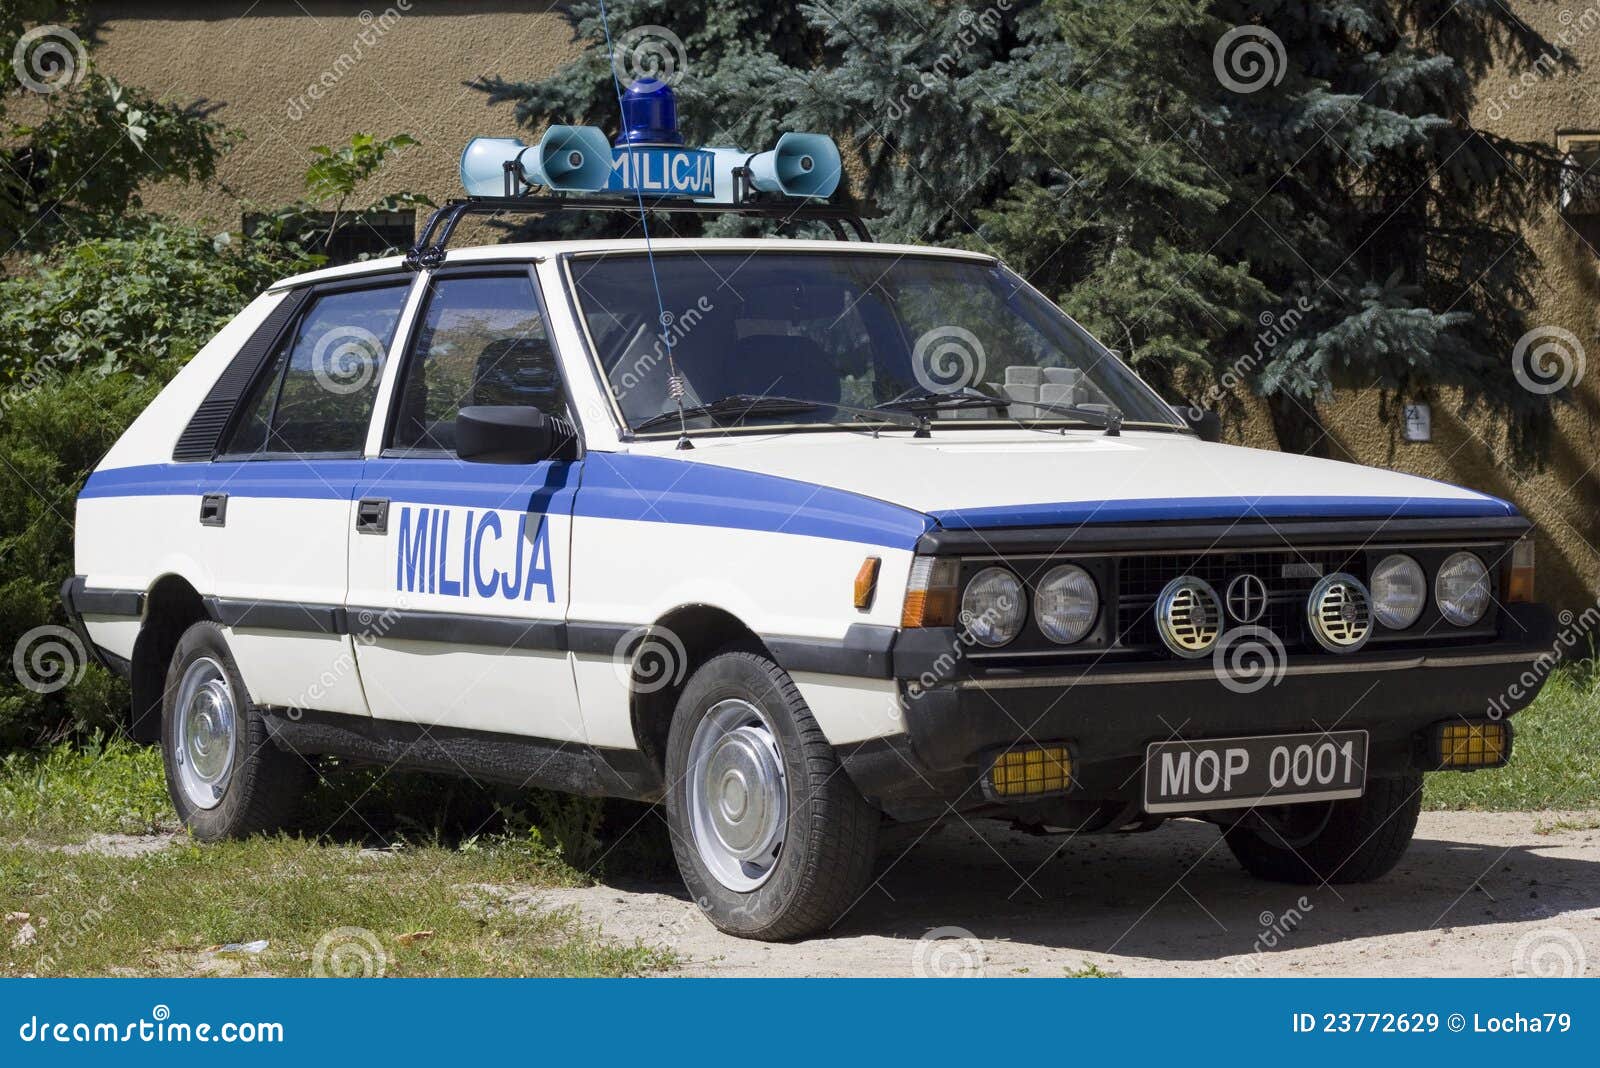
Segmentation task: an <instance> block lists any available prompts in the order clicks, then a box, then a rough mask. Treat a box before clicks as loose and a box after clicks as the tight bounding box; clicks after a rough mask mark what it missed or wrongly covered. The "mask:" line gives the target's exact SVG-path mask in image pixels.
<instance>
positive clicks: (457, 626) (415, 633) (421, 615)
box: [349, 608, 567, 653]
mask: <svg viewBox="0 0 1600 1068" xmlns="http://www.w3.org/2000/svg"><path fill="white" fill-rule="evenodd" d="M349 624H350V633H351V634H354V635H356V636H357V637H359V638H366V639H377V638H396V639H401V640H405V641H423V642H449V643H451V644H457V645H492V646H495V647H496V648H499V649H542V650H547V651H550V652H558V653H561V652H566V650H567V635H566V630H567V626H566V624H565V623H564V622H562V621H561V620H559V619H512V618H504V617H496V616H469V615H461V614H458V613H454V612H400V611H396V610H394V609H385V608H351V609H349Z"/></svg>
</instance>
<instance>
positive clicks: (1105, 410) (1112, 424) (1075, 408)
mask: <svg viewBox="0 0 1600 1068" xmlns="http://www.w3.org/2000/svg"><path fill="white" fill-rule="evenodd" d="M1016 403H1017V404H1026V405H1028V406H1029V407H1032V408H1038V409H1040V410H1042V411H1046V412H1049V413H1050V414H1052V415H1066V416H1071V417H1073V418H1075V419H1082V420H1084V421H1085V422H1087V423H1089V424H1090V425H1092V426H1097V427H1101V428H1103V429H1104V430H1105V432H1106V437H1108V438H1117V437H1121V436H1122V409H1121V408H1118V407H1117V406H1116V405H1115V404H1107V405H1103V406H1102V405H1099V404H1051V403H1050V402H1049V401H1017V402H1016ZM1012 418H1014V419H1017V420H1018V421H1019V422H1020V421H1021V417H1019V416H1013V417H1012Z"/></svg>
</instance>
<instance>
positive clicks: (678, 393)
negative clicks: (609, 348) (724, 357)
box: [600, 0, 694, 449]
mask: <svg viewBox="0 0 1600 1068" xmlns="http://www.w3.org/2000/svg"><path fill="white" fill-rule="evenodd" d="M600 28H601V29H602V30H604V31H605V35H606V56H607V58H608V59H609V60H610V62H611V88H612V90H613V91H614V92H615V93H616V95H617V117H618V119H619V120H620V121H621V122H622V124H623V125H624V127H626V125H627V122H628V116H627V114H626V112H625V111H624V110H623V107H622V79H621V78H620V77H619V76H618V75H617V56H616V52H615V51H614V48H615V46H614V45H613V44H612V43H611V19H610V17H609V16H608V15H607V14H606V0H600ZM630 150H631V146H630ZM633 184H634V185H635V188H634V191H633V192H634V196H635V197H637V198H638V201H639V227H640V229H642V230H643V231H644V255H645V259H646V260H647V261H648V262H649V264H650V284H651V285H652V286H654V287H655V291H656V323H657V324H658V325H659V326H660V327H661V341H662V343H663V344H665V345H666V346H667V393H668V395H669V396H671V397H672V399H673V401H674V402H675V403H676V404H677V406H678V448H680V449H692V448H694V444H693V443H692V442H691V441H690V440H689V422H688V420H687V419H686V418H685V416H684V414H683V395H684V393H685V392H686V390H685V387H684V381H683V379H682V377H680V376H679V374H678V364H677V361H676V360H674V359H673V357H672V333H671V331H670V330H669V329H668V327H667V305H666V302H665V301H663V300H662V299H661V277H660V276H659V275H658V274H657V273H656V254H655V249H654V248H653V247H652V246H651V244H650V221H649V219H648V217H647V213H646V212H645V209H644V191H643V190H642V189H639V188H638V187H637V183H633Z"/></svg>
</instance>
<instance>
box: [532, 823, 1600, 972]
mask: <svg viewBox="0 0 1600 1068" xmlns="http://www.w3.org/2000/svg"><path fill="white" fill-rule="evenodd" d="M1562 818H1563V814H1561V813H1548V812H1546V813H1520V812H1497V813H1480V812H1445V813H1425V814H1424V815H1423V817H1422V822H1421V826H1420V827H1419V828H1418V833H1417V839H1416V841H1415V843H1414V844H1413V845H1412V847H1411V850H1410V852H1409V853H1408V854H1407V855H1406V857H1405V859H1404V860H1402V861H1401V863H1400V865H1399V867H1398V868H1396V869H1395V871H1394V872H1392V873H1391V874H1390V875H1388V876H1387V877H1385V878H1384V879H1382V880H1380V881H1379V882H1377V883H1372V884H1368V885H1364V886H1325V887H1290V886H1283V885H1278V884H1272V883H1264V882H1257V881H1255V880H1253V879H1250V878H1249V877H1247V876H1246V875H1244V873H1243V872H1242V871H1241V869H1240V868H1239V867H1238V865H1237V864H1236V863H1235V862H1234V860H1233V857H1232V855H1231V854H1229V852H1228V850H1227V847H1226V846H1224V845H1223V844H1222V842H1221V840H1220V838H1219V836H1218V833H1217V831H1216V829H1215V828H1214V827H1212V826H1211V825H1209V824H1203V823H1196V822H1192V821H1172V822H1168V823H1167V824H1165V825H1164V826H1162V827H1161V828H1160V829H1158V830H1156V831H1153V832H1150V833H1147V834H1139V835H1119V836H1093V837H1090V836H1085V837H1080V838H1076V839H1073V840H1071V841H1067V840H1065V839H1061V838H1042V837H1033V836H1029V835H1025V834H1022V833H1019V832H1015V831H1012V830H1009V829H1008V828H1006V827H1005V826H1004V825H1002V824H999V823H994V822H989V821H986V822H982V823H977V824H974V825H973V826H972V827H968V826H964V825H962V824H960V823H958V824H956V825H955V827H954V828H946V829H943V830H941V831H939V832H937V833H935V834H932V835H929V836H928V837H926V838H924V839H923V840H922V841H920V842H918V843H917V844H916V845H915V846H914V847H912V848H910V849H909V851H907V848H906V845H907V844H906V843H901V844H900V845H898V846H894V845H891V846H889V847H887V848H886V849H885V854H884V859H883V862H882V864H881V865H880V868H881V869H882V870H883V873H882V876H881V878H880V879H879V882H878V884H877V885H876V886H874V887H873V888H872V889H871V890H870V891H868V893H867V894H866V896H865V897H863V898H862V900H861V901H860V903H859V904H858V905H857V906H856V907H855V908H854V909H852V910H851V911H850V913H849V914H848V915H847V916H846V917H845V918H844V919H843V920H842V921H841V922H840V923H839V924H838V925H837V926H836V927H835V928H834V930H833V931H832V932H831V933H830V934H829V935H828V936H827V937H823V938H815V939H812V940H810V941H806V942H801V943H796V944H784V945H769V944H765V943H760V942H748V941H743V940H740V939H737V938H729V937H727V936H725V935H722V934H720V933H718V932H717V931H716V930H714V929H713V928H712V927H711V925H710V924H709V923H707V922H706V921H705V920H704V919H702V918H701V917H700V916H699V915H698V909H697V908H696V907H695V905H694V903H693V902H691V901H689V900H688V899H687V898H686V897H685V896H684V892H683V889H682V887H681V886H679V885H676V884H668V883H658V884H649V885H611V886H607V885H601V886H595V887H586V888H582V889H575V890H561V891H555V892H550V891H545V892H541V893H538V894H536V895H526V896H524V897H523V900H522V901H521V902H519V903H518V904H519V905H520V907H525V908H556V907H560V908H576V909H577V910H578V911H579V912H580V914H581V915H582V916H583V917H585V918H586V919H587V920H589V921H590V922H592V923H593V924H595V925H596V926H598V927H599V928H600V929H601V930H602V931H603V932H604V933H605V934H607V935H610V936H612V937H616V938H621V939H624V940H631V939H639V940H641V941H643V942H646V943H651V944H658V945H666V946H670V947H672V948H673V949H675V950H676V951H677V952H678V953H679V954H680V956H681V957H683V958H684V959H685V961H686V964H685V967H684V971H685V972H687V973H690V974H711V975H763V976H770V975H784V976H790V975H796V976H805V975H823V976H832V975H851V976H862V975H865V976H879V975H881V976H898V975H917V974H934V975H965V974H982V975H988V976H1011V975H1045V976H1061V975H1063V974H1070V973H1073V972H1078V971H1081V970H1083V969H1085V968H1086V967H1090V966H1092V967H1094V968H1098V969H1100V970H1102V971H1105V972H1110V973H1117V974H1121V975H1130V976H1134V975H1139V976H1144V975H1177V976H1212V975H1243V976H1278V975H1309V976H1327V975H1335V976H1340V975H1357V976H1365V975H1384V976H1503V975H1513V974H1546V975H1550V974H1553V975H1566V974H1583V973H1584V972H1586V971H1587V972H1588V973H1589V974H1595V973H1597V972H1600V829H1594V825H1595V824H1596V823H1597V822H1600V817H1597V815H1596V814H1595V813H1579V814H1576V815H1573V816H1571V817H1568V818H1569V820H1570V822H1571V823H1572V824H1575V825H1576V827H1577V828H1578V829H1563V828H1561V827H1560V826H1558V821H1560V820H1561V819H1562ZM1552 827H1554V828H1555V829H1552ZM897 856H898V857H899V859H898V860H896V859H895V858H896V857H897Z"/></svg>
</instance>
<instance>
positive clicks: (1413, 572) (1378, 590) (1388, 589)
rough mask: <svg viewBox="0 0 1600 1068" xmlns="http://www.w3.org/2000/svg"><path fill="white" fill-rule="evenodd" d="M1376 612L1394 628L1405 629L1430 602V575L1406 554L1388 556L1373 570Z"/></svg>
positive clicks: (1374, 607)
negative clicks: (1424, 572)
mask: <svg viewBox="0 0 1600 1068" xmlns="http://www.w3.org/2000/svg"><path fill="white" fill-rule="evenodd" d="M1371 586H1372V614H1373V615H1375V616H1377V617H1378V622H1379V623H1382V624H1383V625H1384V626H1386V627H1388V628H1389V629H1390V630H1405V629H1406V628H1407V627H1409V626H1411V624H1413V623H1415V622H1416V621H1417V619H1418V618H1419V617H1420V616H1421V615H1422V609H1423V607H1424V606H1425V605H1426V604H1427V603H1428V576H1427V575H1424V574H1423V573H1422V565H1421V564H1419V563H1417V562H1416V561H1415V560H1413V559H1411V557H1409V556H1406V555H1404V554H1403V553H1395V554H1394V555H1393V556H1385V557H1384V558H1383V560H1382V562H1381V563H1379V564H1378V566H1377V567H1375V568H1373V569H1372V583H1371Z"/></svg>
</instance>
